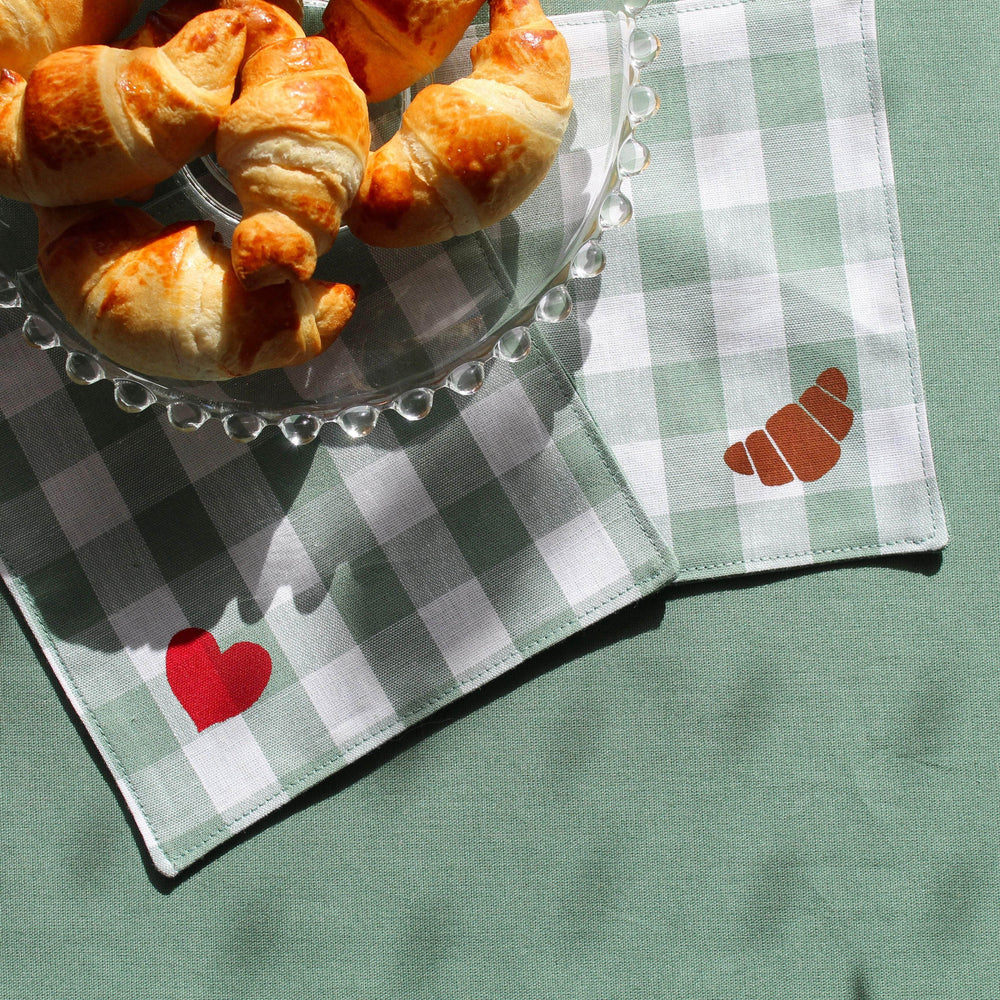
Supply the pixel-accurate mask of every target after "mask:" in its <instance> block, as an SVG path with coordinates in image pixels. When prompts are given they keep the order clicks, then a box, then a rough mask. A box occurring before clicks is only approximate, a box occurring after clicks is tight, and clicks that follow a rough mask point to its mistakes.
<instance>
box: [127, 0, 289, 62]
mask: <svg viewBox="0 0 1000 1000" xmlns="http://www.w3.org/2000/svg"><path fill="white" fill-rule="evenodd" d="M209 10H233V11H236V12H237V13H238V14H239V15H240V16H241V17H242V18H243V24H244V26H245V27H246V30H247V39H246V50H245V52H244V58H248V57H249V56H251V55H253V53H254V52H256V51H257V49H259V48H263V47H264V46H265V45H269V44H270V43H271V42H276V41H278V40H279V39H282V38H294V37H296V36H298V35H302V34H303V32H302V28H301V25H302V3H301V0H272V2H268V0H167V2H166V3H165V4H163V6H162V7H158V8H156V10H153V11H150V13H149V14H148V15H147V17H146V20H145V21H143V23H142V24H141V25H140V26H139V29H138V31H136V32H135V34H133V35H131V36H129V37H128V38H127V39H125V41H124V42H123V45H125V46H126V47H128V48H130V49H134V48H138V47H139V46H141V45H154V46H159V45H164V44H166V43H167V42H168V41H170V39H171V38H173V37H174V35H176V34H177V32H178V31H180V30H181V28H183V27H184V25H186V24H187V23H188V21H191V20H193V19H194V18H195V17H197V16H198V15H199V14H204V13H205V12H206V11H209Z"/></svg>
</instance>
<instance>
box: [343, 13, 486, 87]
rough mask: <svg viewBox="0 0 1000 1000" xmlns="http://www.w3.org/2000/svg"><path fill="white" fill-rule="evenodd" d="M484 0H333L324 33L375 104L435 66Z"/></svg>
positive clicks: (467, 25)
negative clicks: (340, 53)
mask: <svg viewBox="0 0 1000 1000" xmlns="http://www.w3.org/2000/svg"><path fill="white" fill-rule="evenodd" d="M482 5H483V0H330V2H329V3H328V4H327V6H326V10H325V11H324V12H323V34H324V35H325V36H326V37H327V38H329V39H330V41H331V42H333V44H334V45H336V46H337V48H338V49H339V50H340V51H341V52H342V53H343V55H344V58H345V59H346V60H347V65H348V66H349V67H350V69H351V75H352V76H353V77H354V79H355V81H356V82H357V84H358V86H359V87H361V89H362V90H363V91H364V92H365V96H366V97H367V98H368V100H369V101H371V102H372V103H373V104H374V103H376V102H377V101H384V100H386V99H387V98H390V97H392V96H393V95H394V94H398V93H399V92H400V91H401V90H405V89H406V88H407V87H409V86H410V84H412V83H415V82H416V81H417V80H419V79H420V78H421V77H422V76H426V75H427V74H428V73H430V72H432V71H433V70H435V69H437V67H438V66H440V65H441V63H442V62H444V60H445V59H446V58H447V56H448V54H449V53H450V52H451V50H452V49H454V48H455V46H456V45H457V44H458V42H459V41H460V40H461V38H462V35H464V34H465V30H466V28H468V27H469V25H470V24H471V23H472V19H473V18H474V17H475V16H476V13H477V11H478V10H479V8H480V7H482Z"/></svg>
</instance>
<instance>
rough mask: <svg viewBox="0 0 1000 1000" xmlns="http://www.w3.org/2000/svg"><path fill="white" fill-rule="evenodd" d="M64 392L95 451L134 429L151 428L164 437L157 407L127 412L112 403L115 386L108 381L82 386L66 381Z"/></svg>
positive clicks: (133, 432) (129, 435)
mask: <svg viewBox="0 0 1000 1000" xmlns="http://www.w3.org/2000/svg"><path fill="white" fill-rule="evenodd" d="M66 393H67V395H68V396H69V398H70V400H71V401H72V403H73V406H74V407H75V408H76V409H77V410H78V411H79V413H80V416H81V418H82V419H83V423H84V426H85V427H86V428H87V432H88V433H89V434H90V437H91V439H92V440H93V442H94V446H95V447H96V448H97V449H98V450H101V449H104V448H107V447H108V446H109V445H112V444H115V443H116V442H119V441H121V440H122V439H124V438H128V437H131V436H132V435H133V434H135V433H136V432H137V431H152V432H153V434H154V435H156V436H159V437H160V438H161V440H162V439H164V435H163V430H162V428H161V427H160V425H159V423H158V422H157V419H156V407H154V406H151V407H150V408H149V409H148V410H146V411H145V412H143V413H126V412H125V411H124V410H122V409H120V408H119V407H118V406H116V405H115V402H114V396H113V393H114V385H113V384H112V383H111V382H110V381H107V380H105V381H102V382H100V383H98V384H97V385H85V386H81V385H77V384H76V383H74V382H67V384H66Z"/></svg>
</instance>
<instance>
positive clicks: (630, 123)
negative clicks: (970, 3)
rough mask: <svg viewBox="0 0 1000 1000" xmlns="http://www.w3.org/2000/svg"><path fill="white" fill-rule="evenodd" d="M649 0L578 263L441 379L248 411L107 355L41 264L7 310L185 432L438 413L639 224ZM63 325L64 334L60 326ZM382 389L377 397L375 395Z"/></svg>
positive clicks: (294, 437) (9, 299)
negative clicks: (44, 297) (360, 396)
mask: <svg viewBox="0 0 1000 1000" xmlns="http://www.w3.org/2000/svg"><path fill="white" fill-rule="evenodd" d="M647 4H648V0H624V2H623V3H622V7H621V10H620V13H621V14H622V15H623V17H624V20H625V29H624V32H623V35H624V42H625V53H626V59H627V66H625V67H624V72H625V74H626V75H627V79H626V87H625V89H626V93H625V97H624V101H625V106H624V116H623V118H622V123H621V130H620V133H619V136H618V143H617V145H618V150H617V155H615V156H613V157H612V158H611V169H610V171H609V175H608V177H607V179H606V183H605V185H604V187H603V191H604V197H603V199H602V200H601V201H600V202H599V206H598V208H597V210H596V212H595V213H594V214H593V217H591V218H588V219H587V220H585V224H584V225H583V226H581V227H580V230H579V231H580V232H583V233H585V234H586V235H585V236H584V237H583V239H582V242H579V243H578V244H577V245H571V246H570V248H569V254H568V260H563V261H561V262H560V263H559V266H558V267H557V268H555V269H554V271H555V273H554V274H553V276H552V277H551V278H550V279H548V280H547V281H546V282H545V283H544V285H543V287H542V289H541V290H540V292H539V293H538V295H537V296H536V297H535V298H534V301H533V302H531V303H530V304H529V306H528V307H527V308H526V309H525V310H523V311H522V312H521V313H520V314H519V315H518V316H517V318H516V319H514V320H513V321H507V322H505V323H504V324H502V325H501V326H499V327H498V328H497V329H495V330H493V331H491V332H490V333H489V335H487V336H485V337H483V338H481V339H480V340H479V341H478V342H477V343H476V345H475V349H474V351H473V352H472V354H471V355H467V356H464V357H462V358H460V359H459V360H457V361H456V362H455V363H453V364H451V365H448V366H447V368H446V369H445V370H442V371H440V372H438V373H436V375H435V377H434V378H432V379H427V380H422V381H420V383H419V384H416V385H412V386H406V387H404V388H402V389H401V391H396V392H390V393H386V394H384V395H381V396H378V398H372V399H370V400H366V401H365V402H363V403H361V404H357V403H350V402H345V403H342V404H341V403H338V402H337V401H331V402H323V403H318V402H315V401H313V402H308V401H303V402H302V403H301V404H295V405H292V406H286V407H278V408H276V409H266V408H264V407H261V408H259V409H255V408H248V407H246V406H245V405H242V404H241V402H240V401H239V400H219V401H215V400H206V399H203V398H196V397H193V396H192V394H191V393H187V392H185V391H184V389H183V388H174V387H171V386H169V385H165V384H163V383H162V382H161V381H158V380H156V379H153V378H150V377H147V376H144V375H141V374H138V373H135V372H130V371H128V370H127V369H125V368H123V367H121V366H119V365H116V364H115V363H113V362H111V361H109V360H108V359H107V358H104V357H103V356H102V355H101V354H100V353H99V352H98V351H96V349H94V348H93V347H92V346H90V345H89V344H88V343H87V342H86V341H84V340H83V338H82V337H81V336H80V335H79V334H77V333H76V331H74V330H72V329H71V328H69V326H68V324H67V323H66V321H65V320H64V319H63V317H62V316H61V314H60V313H59V312H58V310H57V309H56V308H55V307H54V306H53V305H52V304H51V303H45V302H41V301H40V300H39V296H38V294H37V293H36V291H35V288H34V287H33V282H34V283H37V270H36V269H34V268H32V269H28V270H26V271H18V272H16V273H14V274H10V273H7V272H5V271H4V270H0V309H10V310H21V311H23V312H25V313H26V315H25V318H24V320H23V322H22V324H21V330H22V333H23V336H24V338H25V340H26V341H27V342H28V343H29V344H30V345H31V346H33V347H36V348H39V349H41V350H44V351H51V350H61V351H63V352H64V353H65V364H64V368H65V373H66V377H67V378H68V379H69V380H70V381H71V382H73V383H75V384H77V385H81V386H89V385H95V384H97V383H101V382H105V381H110V382H111V383H112V384H113V386H114V401H115V404H116V405H117V406H118V407H119V409H121V410H123V411H124V412H126V413H132V414H138V413H142V412H144V411H146V410H148V409H150V408H151V407H155V406H160V407H163V408H164V409H165V411H166V418H167V421H168V423H169V424H170V425H171V426H172V427H174V428H175V429H177V430H178V431H185V432H191V431H196V430H198V429H199V428H201V427H203V426H205V425H206V424H208V423H209V422H210V421H212V420H218V421H220V422H221V424H222V427H223V430H224V431H225V433H226V435H227V436H228V437H229V438H230V439H232V440H233V441H236V442H241V443H250V442H252V441H254V440H256V439H257V438H258V437H259V436H260V434H261V433H262V432H263V431H264V430H265V429H266V428H268V427H277V428H279V429H280V431H281V433H282V434H283V435H284V436H285V438H287V440H288V441H289V442H291V443H292V444H293V445H305V444H309V443H311V442H313V441H314V440H316V438H317V437H318V436H319V434H320V432H321V431H322V430H323V428H324V427H325V426H326V425H328V424H334V425H336V426H337V427H338V428H339V429H340V431H342V432H343V434H345V435H346V436H347V437H348V438H351V439H360V438H364V437H366V436H367V435H368V434H369V433H371V431H372V430H374V428H375V426H376V424H377V422H378V420H379V417H380V416H381V415H382V414H383V413H385V412H393V413H396V414H398V415H399V416H400V417H401V418H403V419H404V420H406V421H417V420H421V419H423V418H424V417H426V416H428V415H429V414H430V412H431V409H432V407H433V402H434V396H435V394H436V393H437V392H439V391H441V390H447V391H450V392H452V393H455V394H456V395H458V396H472V395H474V394H475V393H476V392H477V391H478V390H479V389H480V388H481V387H482V385H483V383H484V381H485V379H486V378H487V376H488V372H489V369H490V367H491V366H492V365H493V364H494V363H495V362H501V363H507V364H516V363H517V362H519V361H521V360H523V359H524V358H525V357H527V355H528V353H529V352H530V350H531V346H532V329H533V327H535V325H536V324H537V325H538V326H539V327H542V326H544V325H546V324H553V323H560V322H563V321H565V320H566V319H568V318H569V316H570V315H571V314H572V312H573V295H572V291H571V288H570V286H571V284H572V282H573V281H574V279H583V278H593V277H596V276H597V275H599V274H600V273H601V272H602V271H603V270H604V267H605V263H606V261H605V254H604V250H603V249H602V247H601V242H600V239H601V235H602V233H604V232H606V231H607V230H609V229H614V228H617V227H619V226H623V225H626V224H627V223H629V222H630V221H631V220H632V215H633V209H632V203H631V200H630V199H629V197H628V194H627V193H626V192H625V191H623V189H622V186H623V182H626V181H627V180H628V179H629V178H631V177H634V176H636V175H637V174H639V173H641V172H642V171H644V170H645V169H646V168H647V167H648V166H649V164H650V151H649V149H648V147H647V146H646V145H645V144H644V143H643V142H642V141H641V138H640V136H639V135H638V133H637V130H638V129H639V128H640V126H641V125H642V124H643V123H644V122H646V121H648V120H649V119H650V118H652V117H653V115H655V114H656V112H657V111H658V109H659V106H660V101H659V97H658V95H657V94H656V92H655V91H654V90H653V89H652V88H651V87H649V86H647V85H646V84H645V83H643V82H642V72H643V70H645V69H646V68H647V67H648V66H649V65H651V64H652V62H653V61H654V60H655V59H656V57H657V56H658V55H659V51H660V40H659V39H658V38H657V37H656V36H655V35H654V34H652V33H651V32H649V31H647V30H646V29H645V28H643V27H642V26H641V24H640V17H641V13H642V11H643V9H644V8H645V7H646V6H647ZM60 327H62V332H61V331H60V329H59V328H60ZM373 395H375V394H373Z"/></svg>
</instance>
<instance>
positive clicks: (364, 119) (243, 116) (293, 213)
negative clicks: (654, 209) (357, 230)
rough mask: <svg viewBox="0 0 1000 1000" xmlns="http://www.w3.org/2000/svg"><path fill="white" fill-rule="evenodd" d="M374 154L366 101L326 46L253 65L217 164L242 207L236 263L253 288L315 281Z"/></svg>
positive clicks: (289, 50)
mask: <svg viewBox="0 0 1000 1000" xmlns="http://www.w3.org/2000/svg"><path fill="white" fill-rule="evenodd" d="M370 145H371V134H370V131H369V122H368V105H367V103H366V102H365V96H364V94H363V93H362V92H361V90H360V89H359V88H358V86H357V84H355V82H354V81H353V80H352V79H351V76H350V73H349V71H348V69H347V64H346V63H345V62H344V58H343V56H341V54H340V53H339V52H338V51H337V49H336V48H335V47H334V46H333V44H332V43H330V42H329V41H327V40H326V39H325V38H322V37H319V36H315V37H312V38H295V39H290V40H287V41H282V42H275V43H274V44H273V45H268V46H266V47H265V48H263V49H261V50H260V51H259V52H257V53H256V54H255V55H253V56H252V57H251V58H250V59H248V60H247V62H246V65H245V67H244V69H243V75H242V77H241V90H240V96H239V98H238V99H237V100H236V101H234V102H233V104H232V106H231V107H230V108H229V110H228V111H227V112H226V113H225V114H224V115H223V116H222V121H221V122H220V123H219V131H218V134H217V135H216V155H217V157H218V160H219V163H220V164H221V165H222V167H223V168H224V169H225V170H226V171H227V172H228V174H229V180H230V182H231V183H232V186H233V190H234V191H235V192H236V194H237V196H238V197H239V199H240V202H241V204H242V206H243V213H244V215H243V219H242V221H241V222H240V223H239V225H237V227H236V229H235V231H234V232H233V249H232V253H233V266H234V267H235V269H236V273H237V274H238V275H239V277H240V280H241V281H242V282H243V283H244V284H245V285H246V286H247V287H248V288H257V287H260V286H261V285H267V284H273V283H275V282H278V281H288V280H299V281H302V280H305V279H306V278H309V277H311V275H312V274H313V272H314V271H315V269H316V261H317V259H318V258H319V257H320V256H321V255H322V254H324V253H326V251H327V250H329V249H330V247H331V245H332V244H333V241H334V239H335V238H336V235H337V232H338V230H339V229H340V220H341V216H342V214H343V212H344V210H345V209H346V208H347V206H348V204H349V203H350V201H351V199H352V198H353V197H354V196H355V194H356V193H357V190H358V187H359V185H360V184H361V178H362V176H363V174H364V169H365V161H366V159H367V156H368V149H369V146H370Z"/></svg>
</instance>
